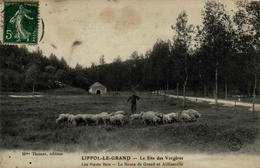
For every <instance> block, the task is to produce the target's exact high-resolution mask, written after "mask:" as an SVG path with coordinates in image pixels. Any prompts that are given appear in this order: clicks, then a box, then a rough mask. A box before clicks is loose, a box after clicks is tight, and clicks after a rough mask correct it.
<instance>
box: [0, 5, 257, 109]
mask: <svg viewBox="0 0 260 168" xmlns="http://www.w3.org/2000/svg"><path fill="white" fill-rule="evenodd" d="M259 13H260V3H259V2H256V1H251V2H243V3H242V2H240V3H238V4H237V10H236V12H234V13H233V14H232V15H231V14H229V13H228V11H226V9H225V6H224V5H223V4H221V3H219V2H215V1H207V2H206V3H205V6H204V9H203V12H202V25H197V26H196V25H191V24H189V23H188V15H187V13H186V12H185V11H183V12H181V13H180V14H179V15H178V17H177V19H176V24H175V25H173V26H172V27H171V28H172V31H173V38H172V39H169V40H168V41H162V40H157V42H156V43H155V44H154V46H153V47H152V49H151V50H149V51H147V52H146V53H145V54H139V53H138V52H136V51H135V52H133V53H132V54H131V56H130V58H129V59H128V60H126V61H122V60H121V58H120V56H118V57H117V58H116V59H115V60H114V61H113V62H112V63H109V64H107V63H106V62H105V56H104V55H102V56H101V57H100V60H99V61H100V64H99V65H95V64H92V66H91V67H87V68H84V67H82V66H80V65H79V64H78V65H77V66H76V67H75V68H71V67H69V66H68V65H67V63H66V61H65V60H64V59H61V60H59V59H57V57H56V56H54V55H51V56H49V57H45V56H43V55H42V53H41V51H39V50H38V51H36V52H32V53H30V52H28V50H27V49H26V48H25V47H22V48H18V47H15V46H0V58H1V63H0V68H1V74H0V75H1V76H0V77H1V90H6V91H12V90H15V91H21V90H34V89H48V88H55V87H58V86H57V84H56V81H59V82H62V83H66V84H69V85H73V86H77V87H82V88H85V89H87V88H88V86H89V85H90V84H92V83H94V82H96V81H100V82H101V83H103V84H104V85H106V86H107V87H108V89H110V90H129V89H139V90H159V89H160V90H162V89H163V90H164V89H175V90H176V92H177V93H178V92H180V91H179V90H180V89H179V88H182V93H183V95H184V101H183V105H184V103H185V96H186V92H187V91H188V93H189V94H191V92H192V93H193V94H197V95H204V96H211V95H212V96H214V97H215V99H216V102H217V99H218V96H223V97H226V98H227V97H228V95H230V94H247V95H249V96H252V97H254V98H255V96H256V92H257V81H258V77H259V72H260V56H259V48H260V47H259V45H260V44H259V41H260V39H259V38H260V37H259V36H260V32H259V31H260V22H259V20H260V14H259ZM219 91H220V92H219Z"/></svg>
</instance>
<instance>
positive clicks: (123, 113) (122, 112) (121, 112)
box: [112, 110, 125, 115]
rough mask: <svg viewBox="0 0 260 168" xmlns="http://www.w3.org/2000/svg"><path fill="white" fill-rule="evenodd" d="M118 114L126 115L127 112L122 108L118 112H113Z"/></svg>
mask: <svg viewBox="0 0 260 168" xmlns="http://www.w3.org/2000/svg"><path fill="white" fill-rule="evenodd" d="M117 114H122V115H125V112H124V111H122V110H120V111H116V112H113V113H112V115H117Z"/></svg>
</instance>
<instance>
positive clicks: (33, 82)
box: [32, 82, 35, 95]
mask: <svg viewBox="0 0 260 168" xmlns="http://www.w3.org/2000/svg"><path fill="white" fill-rule="evenodd" d="M34 88H35V84H34V82H33V87H32V89H33V90H32V93H33V95H34Z"/></svg>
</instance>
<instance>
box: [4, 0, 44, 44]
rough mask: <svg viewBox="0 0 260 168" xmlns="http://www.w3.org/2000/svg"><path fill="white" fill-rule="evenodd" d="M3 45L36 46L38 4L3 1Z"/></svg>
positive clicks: (35, 2)
mask: <svg viewBox="0 0 260 168" xmlns="http://www.w3.org/2000/svg"><path fill="white" fill-rule="evenodd" d="M2 5H3V7H4V9H3V11H2V14H3V43H4V44H37V42H38V18H39V16H38V15H39V2H37V1H4V3H3V4H2Z"/></svg>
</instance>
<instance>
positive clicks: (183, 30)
mask: <svg viewBox="0 0 260 168" xmlns="http://www.w3.org/2000/svg"><path fill="white" fill-rule="evenodd" d="M172 29H173V30H174V31H175V35H174V37H173V40H174V42H173V54H175V55H176V58H177V59H178V62H179V63H180V64H181V67H180V68H181V69H182V70H183V73H184V75H183V76H185V77H184V80H183V102H182V105H183V108H184V107H185V102H186V86H187V82H188V78H189V73H188V57H189V49H190V45H191V41H192V32H193V25H191V24H188V15H187V14H186V12H185V11H183V12H181V13H180V14H179V15H178V17H177V20H176V24H175V26H172ZM177 85H178V84H177Z"/></svg>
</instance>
